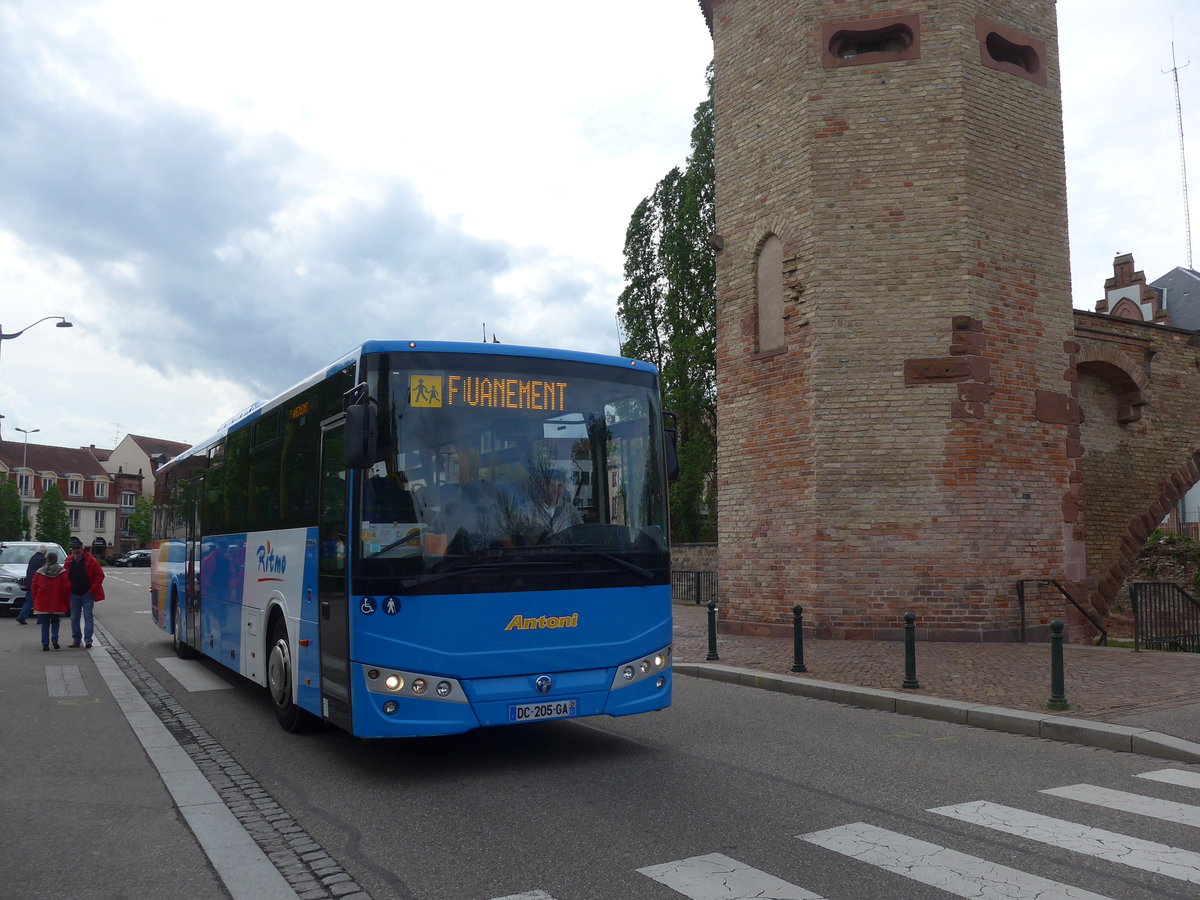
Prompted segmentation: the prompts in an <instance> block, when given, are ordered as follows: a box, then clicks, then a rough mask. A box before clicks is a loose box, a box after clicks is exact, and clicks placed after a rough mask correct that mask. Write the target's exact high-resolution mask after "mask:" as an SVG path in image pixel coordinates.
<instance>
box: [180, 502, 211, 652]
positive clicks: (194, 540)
mask: <svg viewBox="0 0 1200 900" xmlns="http://www.w3.org/2000/svg"><path fill="white" fill-rule="evenodd" d="M194 490H195V493H194V495H193V496H194V498H195V502H193V503H192V505H191V509H190V510H189V511H188V521H187V526H186V528H187V531H186V534H185V535H184V543H183V548H182V549H183V552H182V553H181V554H180V556H181V557H182V558H181V559H180V560H179V561H178V562H179V563H182V564H183V610H184V612H183V621H184V630H183V632H182V633H183V634H184V635H185V636H186V639H187V642H188V643H189V644H191V645H192V646H193V647H195V648H196V649H199V648H200V647H201V646H202V645H203V641H202V640H201V639H200V550H201V548H200V504H201V502H202V501H203V497H204V479H200V480H199V481H197V482H196V484H195V488H194ZM172 562H175V560H172ZM176 564H178V563H176ZM172 568H173V567H172Z"/></svg>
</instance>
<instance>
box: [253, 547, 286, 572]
mask: <svg viewBox="0 0 1200 900" xmlns="http://www.w3.org/2000/svg"><path fill="white" fill-rule="evenodd" d="M286 570H287V555H286V554H284V553H279V554H277V553H276V552H275V551H274V550H273V549H272V547H271V542H270V541H267V544H266V546H265V547H264V546H262V545H261V544H260V545H259V547H258V571H260V572H269V573H270V574H272V575H282V574H283V573H284V572H285V571H286Z"/></svg>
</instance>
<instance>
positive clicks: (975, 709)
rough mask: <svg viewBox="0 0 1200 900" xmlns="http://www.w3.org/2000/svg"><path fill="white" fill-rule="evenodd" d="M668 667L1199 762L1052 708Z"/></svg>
mask: <svg viewBox="0 0 1200 900" xmlns="http://www.w3.org/2000/svg"><path fill="white" fill-rule="evenodd" d="M672 668H673V669H674V671H675V673H676V674H679V675H691V676H693V677H695V678H707V679H709V680H711V681H723V682H725V683H727V684H740V685H743V686H745V687H754V688H761V689H762V690H767V691H777V692H779V693H783V694H796V695H798V696H801V697H810V698H812V699H814V700H830V701H832V702H834V703H845V704H847V705H849V706H859V707H863V708H865V709H875V710H880V711H882V712H894V713H901V714H903V715H906V716H917V717H918V718H922V719H936V720H937V721H939V722H954V723H957V724H959V725H970V726H973V727H975V728H988V729H991V730H992V731H1007V732H1009V733H1011V734H1023V735H1026V736H1027V737H1038V738H1045V739H1046V740H1050V741H1065V742H1067V743H1071V744H1083V745H1084V746H1087V747H1102V748H1104V749H1106V750H1119V751H1121V752H1124V753H1140V754H1142V755H1144V756H1154V757H1158V758H1159V759H1169V760H1172V761H1174V762H1185V763H1200V744H1197V743H1195V742H1193V741H1185V740H1183V739H1182V738H1177V737H1172V736H1170V735H1167V734H1161V733H1159V732H1157V731H1148V730H1146V729H1144V728H1131V727H1129V726H1126V725H1109V724H1107V723H1105V722H1093V721H1091V720H1089V719H1072V718H1068V717H1066V716H1060V715H1055V714H1054V713H1050V712H1045V713H1035V712H1023V711H1021V710H1017V709H1005V708H1004V707H1002V706H984V705H983V704H981V703H967V702H965V701H962V700H944V699H942V698H940V697H922V696H920V695H919V694H902V693H899V692H897V691H883V690H878V689H876V688H865V687H856V686H854V685H848V684H838V683H836V682H832V681H817V680H815V679H812V678H797V677H796V676H794V675H774V674H769V673H764V672H759V671H756V670H754V669H739V668H737V667H735V666H723V665H719V664H717V663H691V662H678V661H676V662H675V664H674V665H673V667H672Z"/></svg>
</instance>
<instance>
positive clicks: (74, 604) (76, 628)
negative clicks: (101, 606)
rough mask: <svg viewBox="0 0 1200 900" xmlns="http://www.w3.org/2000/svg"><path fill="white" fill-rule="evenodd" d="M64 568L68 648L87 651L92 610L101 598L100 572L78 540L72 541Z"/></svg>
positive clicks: (102, 592)
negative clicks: (68, 588)
mask: <svg viewBox="0 0 1200 900" xmlns="http://www.w3.org/2000/svg"><path fill="white" fill-rule="evenodd" d="M66 568H67V575H68V576H69V577H70V580H71V640H72V643H71V646H72V647H79V646H84V647H87V648H89V649H90V648H91V646H92V631H93V626H94V621H93V619H92V607H93V605H94V604H96V603H99V602H100V601H101V600H103V599H104V585H103V582H104V569H103V568H102V567H101V566H100V563H98V562H96V558H95V557H94V556H92V554H90V553H88V552H87V550H85V549H84V547H83V544H82V543H80V542H78V541H74V542H72V546H71V556H70V558H69V559H68V560H67V566H66ZM81 618H82V619H83V627H82V629H81V628H80V619H81ZM80 641H82V642H83V643H82V645H81V644H80Z"/></svg>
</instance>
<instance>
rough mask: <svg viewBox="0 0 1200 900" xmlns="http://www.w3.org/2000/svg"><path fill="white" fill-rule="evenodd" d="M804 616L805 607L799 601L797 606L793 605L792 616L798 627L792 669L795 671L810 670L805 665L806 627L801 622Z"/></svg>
mask: <svg viewBox="0 0 1200 900" xmlns="http://www.w3.org/2000/svg"><path fill="white" fill-rule="evenodd" d="M803 616H804V607H802V606H801V605H800V604H799V603H797V604H796V605H795V606H793V607H792V618H793V619H794V620H795V621H794V627H795V629H796V633H795V642H796V653H795V657H796V661H795V662H793V663H792V671H793V672H807V671H808V669H806V668H805V667H804V628H803V625H802V623H801V619H802V618H803Z"/></svg>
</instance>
